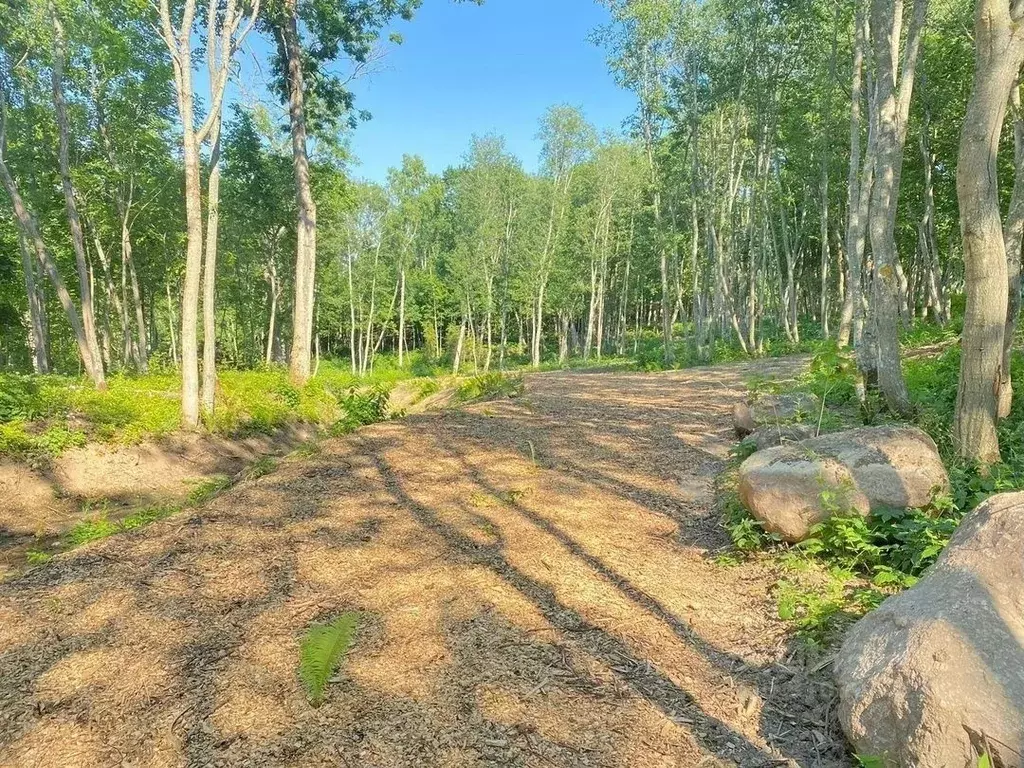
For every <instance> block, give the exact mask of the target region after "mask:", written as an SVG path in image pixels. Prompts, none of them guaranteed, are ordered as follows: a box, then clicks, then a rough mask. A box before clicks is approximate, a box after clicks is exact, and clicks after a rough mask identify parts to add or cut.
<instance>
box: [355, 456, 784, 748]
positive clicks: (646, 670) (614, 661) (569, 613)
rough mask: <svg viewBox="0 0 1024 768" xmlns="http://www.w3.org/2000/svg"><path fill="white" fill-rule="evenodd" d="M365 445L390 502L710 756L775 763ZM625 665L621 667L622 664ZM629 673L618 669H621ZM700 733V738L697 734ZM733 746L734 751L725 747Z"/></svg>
mask: <svg viewBox="0 0 1024 768" xmlns="http://www.w3.org/2000/svg"><path fill="white" fill-rule="evenodd" d="M363 444H364V447H365V448H366V450H367V454H368V455H369V456H370V458H371V460H372V462H373V464H374V466H375V467H376V468H377V471H378V473H379V474H380V478H381V482H382V483H383V485H384V487H385V488H386V489H387V491H388V493H389V494H391V496H392V497H393V498H394V500H395V501H396V502H397V503H398V504H400V505H401V506H402V507H403V508H404V509H406V510H408V511H409V513H410V514H411V515H412V516H413V518H414V519H416V521H417V522H419V524H420V525H422V526H423V527H424V528H426V529H427V530H429V531H431V532H433V533H435V534H436V535H438V536H439V537H441V539H443V540H444V542H445V543H446V545H447V546H448V547H449V548H450V549H451V550H452V551H453V553H456V554H457V555H458V556H459V557H460V558H463V559H464V560H465V561H466V562H470V563H473V564H476V565H482V566H485V567H487V568H489V569H490V570H492V571H493V572H494V573H495V574H497V575H498V576H499V577H500V578H501V579H502V580H503V581H505V582H506V583H507V584H508V585H509V586H511V587H512V588H513V589H515V590H516V591H517V592H519V593H520V594H521V595H522V596H523V597H525V598H527V599H528V600H529V601H530V602H532V603H533V604H534V605H535V606H536V607H537V608H538V609H539V610H540V611H541V613H542V614H543V615H544V616H545V618H546V619H547V620H548V621H549V622H550V623H551V624H552V625H553V626H554V627H557V628H558V629H559V630H560V631H562V632H564V633H571V634H572V635H573V636H575V637H576V639H577V640H578V642H579V643H580V644H581V645H582V646H583V647H584V648H585V649H586V650H587V652H588V653H590V654H591V655H592V656H593V657H594V658H596V659H598V660H600V661H601V662H602V663H604V664H605V665H606V666H607V667H608V668H609V669H611V670H613V671H614V673H615V674H616V675H617V676H618V677H619V678H620V679H622V680H623V682H625V683H626V684H627V685H629V686H630V687H631V688H632V689H633V690H634V691H636V692H637V693H638V694H640V695H641V696H643V697H644V698H645V699H647V700H648V701H649V702H651V703H652V704H653V705H655V706H656V707H658V709H660V710H661V711H662V712H663V713H664V714H665V715H666V716H668V717H670V718H676V717H679V716H680V715H682V714H683V713H686V714H687V715H688V716H690V718H691V719H693V720H694V721H695V723H696V728H695V729H694V736H695V738H699V739H700V741H701V743H702V745H703V748H704V749H705V750H707V751H708V752H710V753H711V754H715V755H718V754H722V755H724V756H728V757H729V758H731V759H738V760H739V762H740V764H741V765H744V766H759V765H766V766H767V765H775V764H777V762H778V760H777V758H776V757H775V756H773V755H771V754H770V753H768V752H766V751H764V750H762V749H761V748H760V747H758V746H757V745H755V744H753V743H751V742H750V741H749V740H748V739H747V738H746V737H745V736H744V735H742V734H740V733H738V732H736V731H735V730H734V729H732V728H731V727H730V726H729V725H727V724H726V723H724V722H722V721H721V720H719V719H717V718H715V717H712V716H710V715H708V714H707V713H705V712H704V711H703V710H702V709H701V708H700V706H699V705H698V704H697V703H696V702H695V701H694V700H693V698H692V697H691V696H690V695H689V694H688V693H687V692H686V691H685V690H683V689H681V688H679V687H678V686H677V685H676V684H675V683H674V682H673V681H672V680H671V679H669V678H668V677H667V676H666V675H664V674H663V673H661V672H660V671H658V670H657V669H655V668H654V667H653V666H651V665H650V664H648V663H647V661H646V660H645V659H640V658H637V657H636V656H635V655H634V654H633V653H632V651H631V650H630V649H629V647H628V646H626V645H625V644H624V643H623V642H622V641H621V640H619V639H618V638H616V637H613V636H612V635H610V634H608V633H607V632H605V631H604V630H603V629H601V628H600V627H597V626H595V625H594V624H592V623H591V622H590V621H588V620H587V619H586V618H585V617H584V616H582V615H581V614H580V613H579V612H577V611H575V610H573V609H571V608H569V607H567V606H566V605H564V604H562V603H561V602H560V601H559V600H558V598H557V597H556V595H555V593H554V591H553V590H552V589H551V588H550V587H548V586H547V585H545V584H543V583H542V582H540V581H537V580H536V579H534V578H532V577H530V576H528V575H526V574H525V573H523V572H522V571H521V570H519V569H518V568H516V567H515V566H513V565H512V564H511V563H510V562H509V561H508V560H507V559H506V558H505V556H504V555H503V554H502V552H501V551H500V548H499V547H497V546H491V547H483V546H481V545H480V544H479V543H478V542H475V541H473V540H472V539H471V538H469V537H468V536H466V535H465V534H463V533H462V532H461V531H459V530H458V529H456V528H455V527H454V526H452V525H450V524H448V523H446V522H444V521H443V520H442V519H441V517H440V516H439V515H438V514H437V513H436V512H435V511H434V510H432V509H431V508H429V507H427V506H425V505H423V504H420V503H419V502H418V501H416V500H415V499H414V498H412V497H411V496H410V495H409V494H408V493H407V492H406V491H405V489H404V487H403V485H402V483H401V481H400V479H399V477H398V475H397V473H396V472H395V471H394V470H393V469H392V468H391V465H390V464H389V463H388V461H387V459H386V458H385V457H384V456H383V454H382V452H380V451H378V450H376V447H375V446H373V445H372V444H371V443H370V442H369V441H364V443H363ZM624 661H625V662H626V664H627V666H626V667H624V666H623V662H624ZM624 669H626V670H628V671H621V670H624ZM698 732H701V733H704V734H706V735H705V736H703V737H699V736H697V733H698ZM728 744H733V745H738V746H737V748H736V749H735V750H734V751H733V752H731V753H730V752H728V751H727V745H728Z"/></svg>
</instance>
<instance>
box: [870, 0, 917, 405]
mask: <svg viewBox="0 0 1024 768" xmlns="http://www.w3.org/2000/svg"><path fill="white" fill-rule="evenodd" d="M927 9H928V0H914V11H913V18H912V20H911V25H910V29H909V31H908V34H907V41H906V48H905V51H904V57H903V63H902V67H900V66H899V50H900V29H901V27H902V13H903V1H902V0H872V6H871V41H872V48H873V51H874V64H875V75H876V77H875V94H874V98H873V100H872V111H873V119H874V121H875V125H876V126H877V136H876V148H875V171H874V185H873V189H872V192H871V209H870V213H869V215H868V216H869V226H868V229H869V231H870V234H871V252H872V255H873V257H874V263H875V267H874V275H873V279H872V302H871V317H872V320H873V325H874V328H873V331H874V339H875V343H876V345H877V346H876V351H875V362H876V365H877V371H878V386H879V389H880V390H881V392H882V394H883V396H884V397H885V400H886V403H887V404H888V406H889V408H890V409H891V410H892V411H894V412H895V413H899V414H909V413H910V410H911V406H910V394H909V392H908V391H907V384H906V381H905V380H904V379H903V370H902V368H901V366H900V345H899V302H900V293H901V290H900V275H899V264H898V260H899V255H898V254H897V252H896V236H895V228H896V211H897V209H898V207H899V192H900V176H901V173H902V168H903V147H904V143H905V140H906V133H907V117H908V114H909V111H910V98H911V95H912V94H913V87H914V74H915V70H916V67H917V61H918V54H919V52H920V43H921V35H922V32H923V29H924V23H925V17H926V13H927ZM898 67H899V69H900V70H902V71H897V68H898Z"/></svg>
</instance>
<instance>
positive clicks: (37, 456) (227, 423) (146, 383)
mask: <svg viewBox="0 0 1024 768" xmlns="http://www.w3.org/2000/svg"><path fill="white" fill-rule="evenodd" d="M403 375H404V376H405V377H408V376H409V375H411V374H410V373H405V374H400V373H398V372H395V371H390V370H386V371H382V372H380V373H375V374H374V375H373V376H371V377H365V378H360V377H357V376H353V375H352V373H351V372H350V371H348V370H347V369H345V368H343V367H341V366H340V365H336V364H332V363H324V364H323V365H322V366H321V368H320V370H319V371H318V373H317V376H316V377H315V378H314V379H312V380H311V381H310V382H309V383H308V384H306V385H305V386H303V387H296V386H294V385H293V384H292V383H291V381H290V380H289V378H288V372H287V370H285V369H283V368H266V369H261V370H252V371H232V370H225V371H219V372H218V386H217V407H216V410H215V412H214V416H213V417H212V418H211V419H209V421H208V423H207V424H206V426H207V428H208V429H209V430H210V431H211V432H214V433H215V434H219V435H225V436H244V435H249V434H260V433H272V432H275V431H277V430H279V429H281V428H283V427H286V426H288V425H289V424H295V423H308V424H316V425H319V426H322V427H324V428H326V429H335V428H336V429H337V431H342V432H344V431H350V430H351V429H353V428H355V427H356V426H360V425H362V424H366V423H370V422H372V421H380V420H381V419H383V418H385V417H386V415H387V407H388V398H387V393H388V392H389V391H390V389H391V387H392V385H393V384H394V383H395V381H397V380H398V379H399V378H401V377H402V376H403ZM180 386H181V383H180V379H179V378H178V376H176V375H172V374H167V373H151V374H146V375H143V376H129V375H115V376H111V377H110V379H109V381H108V387H107V389H106V390H105V391H98V390H96V389H94V388H93V387H91V386H89V385H88V384H87V383H85V382H84V380H81V379H76V378H71V377H65V376H54V375H46V376H37V375H21V374H7V373H4V374H0V456H8V457H11V458H15V459H20V460H24V461H28V462H30V463H33V464H38V463H44V462H46V461H47V460H49V459H53V458H56V457H58V456H60V455H61V454H62V453H63V452H64V451H66V450H68V449H70V448H74V447H79V446H82V445H84V444H85V443H86V442H88V441H100V442H106V443H115V444H129V445H130V444H135V443H138V442H140V441H142V440H146V439H154V438H159V437H161V436H164V435H167V434H169V433H171V432H174V431H176V430H177V429H178V428H179V426H180V424H181V404H180V401H179V391H180Z"/></svg>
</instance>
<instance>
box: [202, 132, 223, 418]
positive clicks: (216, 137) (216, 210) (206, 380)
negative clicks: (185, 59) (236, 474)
mask: <svg viewBox="0 0 1024 768" xmlns="http://www.w3.org/2000/svg"><path fill="white" fill-rule="evenodd" d="M220 128H221V126H220V120H219V119H214V121H213V128H211V129H210V140H211V141H212V142H213V148H212V149H211V150H210V177H209V179H207V188H206V189H207V193H206V253H205V255H204V258H203V389H202V407H203V415H204V416H206V417H207V418H209V417H211V416H213V410H214V405H215V400H216V397H217V315H216V301H217V235H218V233H219V227H220Z"/></svg>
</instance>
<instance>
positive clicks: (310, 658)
mask: <svg viewBox="0 0 1024 768" xmlns="http://www.w3.org/2000/svg"><path fill="white" fill-rule="evenodd" d="M358 626H359V614H358V613H345V614H342V615H341V616H339V617H338V618H336V619H335V620H334V621H332V622H331V623H330V624H317V625H315V626H312V627H310V628H309V631H308V632H306V636H305V637H304V638H303V640H302V645H301V647H300V649H299V677H300V678H301V679H302V683H303V685H305V686H306V692H307V693H308V694H309V703H310V704H312V705H313V706H314V707H318V706H320V704H321V702H322V701H323V700H324V688H326V687H327V681H328V679H329V678H330V676H331V675H332V674H333V673H334V670H335V668H336V667H337V666H338V662H339V661H340V660H341V657H342V656H344V655H345V652H346V651H347V650H348V648H349V646H350V645H351V644H352V639H353V637H354V636H355V633H356V628H357V627H358Z"/></svg>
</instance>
